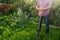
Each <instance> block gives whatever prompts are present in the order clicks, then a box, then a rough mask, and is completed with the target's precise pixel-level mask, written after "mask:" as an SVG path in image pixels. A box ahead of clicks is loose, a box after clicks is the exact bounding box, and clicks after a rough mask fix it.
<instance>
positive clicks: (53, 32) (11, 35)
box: [0, 24, 60, 40]
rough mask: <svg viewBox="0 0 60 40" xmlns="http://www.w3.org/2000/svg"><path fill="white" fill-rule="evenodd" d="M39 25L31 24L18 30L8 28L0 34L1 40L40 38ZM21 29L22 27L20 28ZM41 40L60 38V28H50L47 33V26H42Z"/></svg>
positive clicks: (57, 39) (32, 39)
mask: <svg viewBox="0 0 60 40" xmlns="http://www.w3.org/2000/svg"><path fill="white" fill-rule="evenodd" d="M37 27H38V25H35V24H29V25H28V26H27V27H26V28H25V29H23V30H21V31H18V30H14V31H11V30H10V29H8V28H7V31H6V30H5V32H3V34H2V35H0V40H38V38H37ZM19 29H21V28H19ZM40 40H60V29H57V28H50V33H49V34H46V33H45V27H44V26H42V29H41V31H40Z"/></svg>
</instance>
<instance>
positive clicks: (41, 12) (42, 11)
mask: <svg viewBox="0 0 60 40" xmlns="http://www.w3.org/2000/svg"><path fill="white" fill-rule="evenodd" d="M51 8H52V1H51V0H38V1H37V4H36V9H37V10H38V16H39V24H38V34H39V31H40V30H41V24H42V19H44V20H45V23H46V33H49V19H48V15H49V9H51Z"/></svg>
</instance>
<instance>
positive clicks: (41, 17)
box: [38, 16, 49, 33]
mask: <svg viewBox="0 0 60 40" xmlns="http://www.w3.org/2000/svg"><path fill="white" fill-rule="evenodd" d="M38 19H39V24H38V31H40V30H41V27H42V20H43V19H44V21H45V24H46V33H49V19H48V16H38Z"/></svg>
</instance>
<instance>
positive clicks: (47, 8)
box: [42, 6, 52, 10]
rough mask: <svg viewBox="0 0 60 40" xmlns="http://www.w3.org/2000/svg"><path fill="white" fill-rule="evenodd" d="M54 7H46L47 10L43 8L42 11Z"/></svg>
mask: <svg viewBox="0 0 60 40" xmlns="http://www.w3.org/2000/svg"><path fill="white" fill-rule="evenodd" d="M51 8H52V7H51V6H48V7H46V8H43V9H42V10H49V9H51Z"/></svg>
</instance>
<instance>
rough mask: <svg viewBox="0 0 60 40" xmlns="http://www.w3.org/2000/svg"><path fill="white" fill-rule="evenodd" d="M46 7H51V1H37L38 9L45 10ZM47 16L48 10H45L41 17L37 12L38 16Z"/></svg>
mask: <svg viewBox="0 0 60 40" xmlns="http://www.w3.org/2000/svg"><path fill="white" fill-rule="evenodd" d="M48 6H52V1H51V0H38V2H37V7H38V8H46V7H48ZM48 14H49V11H48V10H45V11H44V12H43V13H42V14H41V15H40V13H39V12H38V15H39V16H46V15H48Z"/></svg>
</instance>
